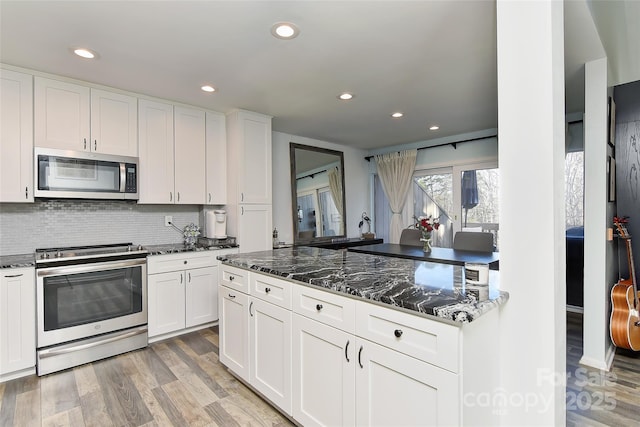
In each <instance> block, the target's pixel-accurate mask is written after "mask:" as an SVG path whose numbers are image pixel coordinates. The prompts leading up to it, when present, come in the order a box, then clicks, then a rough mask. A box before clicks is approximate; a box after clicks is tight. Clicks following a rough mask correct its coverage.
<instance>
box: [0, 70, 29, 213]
mask: <svg viewBox="0 0 640 427" xmlns="http://www.w3.org/2000/svg"><path fill="white" fill-rule="evenodd" d="M0 84H1V86H0V99H1V102H2V105H1V107H0V115H1V116H0V123H1V125H0V129H1V132H2V134H1V136H0V202H33V173H32V172H33V112H32V111H33V77H32V76H31V75H29V74H23V73H17V72H14V71H10V70H4V69H0Z"/></svg>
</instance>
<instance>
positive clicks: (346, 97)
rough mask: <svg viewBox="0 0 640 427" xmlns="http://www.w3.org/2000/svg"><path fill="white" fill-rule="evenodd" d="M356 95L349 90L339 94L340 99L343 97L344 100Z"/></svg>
mask: <svg viewBox="0 0 640 427" xmlns="http://www.w3.org/2000/svg"><path fill="white" fill-rule="evenodd" d="M354 96H355V95H354V94H352V93H349V92H345V93H341V94H340V95H338V99H341V100H343V101H348V100H350V99H353V97H354Z"/></svg>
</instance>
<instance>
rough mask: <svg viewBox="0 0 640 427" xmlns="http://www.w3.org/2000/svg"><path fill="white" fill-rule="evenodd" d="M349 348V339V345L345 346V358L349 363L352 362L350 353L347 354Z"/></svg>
mask: <svg viewBox="0 0 640 427" xmlns="http://www.w3.org/2000/svg"><path fill="white" fill-rule="evenodd" d="M348 349H349V340H347V345H345V346H344V358H345V359H347V363H349V362H350V360H349V354H347V350H348Z"/></svg>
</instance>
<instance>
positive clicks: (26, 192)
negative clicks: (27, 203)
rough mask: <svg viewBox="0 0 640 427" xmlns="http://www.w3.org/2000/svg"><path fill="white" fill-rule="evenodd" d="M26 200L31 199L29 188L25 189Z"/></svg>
mask: <svg viewBox="0 0 640 427" xmlns="http://www.w3.org/2000/svg"><path fill="white" fill-rule="evenodd" d="M24 198H25V199H28V198H29V187H24Z"/></svg>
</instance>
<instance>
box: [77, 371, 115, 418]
mask: <svg viewBox="0 0 640 427" xmlns="http://www.w3.org/2000/svg"><path fill="white" fill-rule="evenodd" d="M96 385H97V386H98V388H97V390H95V391H92V392H90V393H86V394H84V395H82V396H80V403H81V404H82V417H83V418H84V420H85V425H86V426H87V427H110V426H113V425H114V424H113V421H112V420H111V416H110V415H109V411H108V410H107V405H106V403H105V401H104V396H103V394H102V390H100V385H99V384H98V383H97V381H96Z"/></svg>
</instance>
